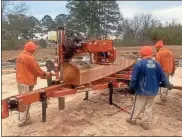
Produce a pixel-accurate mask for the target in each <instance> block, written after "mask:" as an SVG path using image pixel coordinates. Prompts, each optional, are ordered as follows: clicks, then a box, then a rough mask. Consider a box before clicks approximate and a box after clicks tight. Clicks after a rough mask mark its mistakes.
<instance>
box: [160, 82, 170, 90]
mask: <svg viewBox="0 0 182 137" xmlns="http://www.w3.org/2000/svg"><path fill="white" fill-rule="evenodd" d="M160 87H164V88H168V89H169V90H171V89H172V88H173V85H172V84H170V83H169V84H168V85H167V86H165V85H164V84H160Z"/></svg>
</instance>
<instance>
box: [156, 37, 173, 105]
mask: <svg viewBox="0 0 182 137" xmlns="http://www.w3.org/2000/svg"><path fill="white" fill-rule="evenodd" d="M155 48H156V51H157V54H156V61H158V62H159V63H160V64H161V66H162V69H163V71H164V72H165V74H166V76H167V78H168V80H169V76H170V75H172V76H173V75H174V73H175V60H174V56H173V53H172V52H171V51H170V50H169V49H167V48H164V44H163V41H158V42H157V43H156V45H155ZM167 95H168V89H167V88H161V97H160V98H161V101H162V103H165V102H166V101H167Z"/></svg>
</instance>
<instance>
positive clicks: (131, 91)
mask: <svg viewBox="0 0 182 137" xmlns="http://www.w3.org/2000/svg"><path fill="white" fill-rule="evenodd" d="M125 90H126V91H127V92H128V93H129V94H132V95H134V94H135V91H134V90H132V89H131V88H130V87H126V88H125Z"/></svg>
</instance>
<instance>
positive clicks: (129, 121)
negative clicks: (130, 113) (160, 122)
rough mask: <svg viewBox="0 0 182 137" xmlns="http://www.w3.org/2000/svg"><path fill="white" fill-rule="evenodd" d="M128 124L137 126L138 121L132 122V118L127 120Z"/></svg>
mask: <svg viewBox="0 0 182 137" xmlns="http://www.w3.org/2000/svg"><path fill="white" fill-rule="evenodd" d="M126 122H128V123H130V124H133V125H136V124H137V121H136V120H131V119H130V118H127V119H126Z"/></svg>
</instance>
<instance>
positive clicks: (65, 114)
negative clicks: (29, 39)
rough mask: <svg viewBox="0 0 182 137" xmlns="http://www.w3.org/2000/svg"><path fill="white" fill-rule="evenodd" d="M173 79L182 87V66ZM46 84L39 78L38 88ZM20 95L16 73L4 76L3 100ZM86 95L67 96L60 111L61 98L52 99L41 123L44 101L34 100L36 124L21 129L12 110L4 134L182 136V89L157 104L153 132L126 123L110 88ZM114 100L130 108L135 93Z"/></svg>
mask: <svg viewBox="0 0 182 137" xmlns="http://www.w3.org/2000/svg"><path fill="white" fill-rule="evenodd" d="M126 49H127V50H128V48H126ZM126 49H121V51H124V50H125V51H126ZM129 50H130V51H131V50H134V49H133V48H130V49H129ZM136 50H137V49H136ZM176 51H179V49H178V50H176ZM44 69H45V68H44ZM170 81H171V82H172V83H173V84H174V85H176V86H182V82H181V81H182V68H178V69H177V70H176V73H175V76H174V77H173V78H170ZM45 86H46V80H42V79H38V84H37V85H36V87H35V89H39V88H42V87H45ZM16 94H17V88H16V81H15V73H12V74H6V75H2V99H4V98H6V97H9V96H12V95H16ZM83 98H84V93H79V94H75V95H70V96H67V97H66V108H65V110H61V111H58V103H57V99H51V100H50V101H49V104H48V109H47V122H45V123H42V122H41V120H42V119H41V103H39V102H38V103H34V104H32V107H31V111H30V114H31V117H32V121H33V123H32V124H31V125H27V126H25V127H21V128H20V127H17V122H18V114H17V112H12V113H11V114H10V117H8V118H6V119H2V135H3V136H159V135H160V136H178V135H181V136H182V130H181V129H182V91H179V90H171V91H170V92H169V100H168V102H167V104H166V105H157V104H154V107H153V108H154V109H153V123H152V128H151V130H149V131H145V130H143V129H142V128H141V127H140V126H138V125H130V124H128V123H126V121H125V119H126V117H128V116H129V114H128V113H125V112H124V111H121V110H119V109H118V108H116V107H114V106H110V105H109V104H108V95H107V91H92V92H91V93H90V97H89V100H88V101H83ZM113 100H114V102H115V103H117V104H118V105H120V106H121V107H126V106H130V107H129V108H128V110H130V109H131V104H132V103H131V96H127V97H126V96H124V95H122V94H114V97H113ZM158 101H159V96H157V97H156V99H155V102H158Z"/></svg>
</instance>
